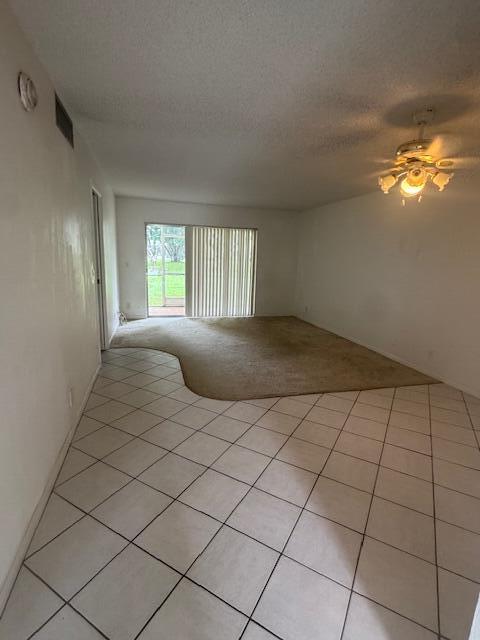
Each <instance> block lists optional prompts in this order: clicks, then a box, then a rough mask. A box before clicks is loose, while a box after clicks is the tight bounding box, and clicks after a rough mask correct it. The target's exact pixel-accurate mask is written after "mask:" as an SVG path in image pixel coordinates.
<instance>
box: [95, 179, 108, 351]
mask: <svg viewBox="0 0 480 640" xmlns="http://www.w3.org/2000/svg"><path fill="white" fill-rule="evenodd" d="M92 210H93V233H94V243H95V283H96V289H97V309H98V327H99V333H100V336H99V337H100V349H101V350H102V351H103V350H104V349H106V348H107V347H108V345H107V323H106V320H105V286H104V282H105V266H104V264H105V263H104V258H103V231H102V230H103V215H102V196H101V195H100V194H99V193H98V191H96V190H95V189H92Z"/></svg>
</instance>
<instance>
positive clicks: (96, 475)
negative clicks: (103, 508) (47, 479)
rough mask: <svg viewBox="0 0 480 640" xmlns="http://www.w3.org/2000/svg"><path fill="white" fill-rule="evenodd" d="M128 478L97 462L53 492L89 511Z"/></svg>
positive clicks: (121, 485) (125, 482)
mask: <svg viewBox="0 0 480 640" xmlns="http://www.w3.org/2000/svg"><path fill="white" fill-rule="evenodd" d="M130 480H131V478H129V476H127V475H125V474H124V473H122V472H121V471H117V469H112V467H109V466H107V465H106V464H103V462H97V463H96V464H94V465H93V466H91V467H88V469H85V471H82V472H81V473H79V474H78V475H77V476H75V477H74V478H71V479H70V480H67V481H66V482H64V483H63V484H61V485H60V486H58V487H57V488H56V489H55V493H57V494H58V495H60V496H62V497H63V498H65V499H66V500H68V501H69V502H71V503H73V504H74V505H75V506H77V507H79V508H80V509H83V510H84V511H90V510H91V509H93V508H94V507H96V506H97V505H98V504H100V502H103V500H105V499H106V498H108V497H109V496H111V495H112V493H115V491H117V490H118V489H120V487H123V486H124V485H125V484H127V482H130Z"/></svg>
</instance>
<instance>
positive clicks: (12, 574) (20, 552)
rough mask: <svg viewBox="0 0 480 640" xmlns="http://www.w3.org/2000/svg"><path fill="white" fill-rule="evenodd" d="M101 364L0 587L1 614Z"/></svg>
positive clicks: (97, 369)
mask: <svg viewBox="0 0 480 640" xmlns="http://www.w3.org/2000/svg"><path fill="white" fill-rule="evenodd" d="M100 366H101V365H100V364H99V365H98V366H97V368H96V370H95V373H94V375H93V377H92V379H91V380H90V383H89V385H88V387H87V390H86V392H85V395H84V397H83V401H82V404H81V406H80V410H79V413H78V415H77V417H76V420H75V421H74V424H73V426H72V427H71V428H70V430H69V432H68V433H67V435H66V437H65V440H64V441H63V444H62V446H61V447H60V451H59V452H58V454H57V457H56V458H55V463H54V465H53V467H52V469H51V471H50V473H49V475H48V479H47V482H46V484H45V488H44V490H43V492H42V495H41V496H40V499H39V501H38V503H37V506H36V507H35V509H34V511H33V514H32V516H31V518H30V521H29V523H28V525H27V528H26V530H25V533H24V534H23V536H22V539H21V540H20V543H19V545H18V547H17V552H16V554H15V558H14V559H13V562H12V564H11V566H10V569H9V571H8V573H7V576H6V578H5V579H4V581H3V584H2V586H1V587H0V616H1V615H3V611H4V609H5V605H6V604H7V600H8V597H9V595H10V592H11V590H12V589H13V586H14V584H15V580H16V579H17V575H18V572H19V571H20V569H21V567H22V563H23V560H24V558H25V556H26V554H27V551H28V548H29V546H30V543H31V541H32V538H33V534H34V533H35V530H36V528H37V526H38V523H39V522H40V518H41V517H42V515H43V512H44V510H45V507H46V506H47V502H48V499H49V497H50V494H51V492H52V489H53V487H54V486H55V480H56V479H57V476H58V474H59V473H60V469H61V467H62V464H63V461H64V460H65V456H66V455H67V450H68V447H69V446H70V442H71V440H72V438H73V434H74V433H75V429H76V428H77V425H78V423H79V421H80V418H81V417H82V413H83V410H84V409H85V405H86V404H87V401H88V396H89V395H90V392H91V390H92V387H93V385H94V384H95V379H96V377H97V375H98V371H99V369H100Z"/></svg>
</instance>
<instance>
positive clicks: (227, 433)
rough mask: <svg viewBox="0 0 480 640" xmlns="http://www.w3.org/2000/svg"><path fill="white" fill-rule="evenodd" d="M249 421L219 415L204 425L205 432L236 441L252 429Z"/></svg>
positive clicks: (229, 440)
mask: <svg viewBox="0 0 480 640" xmlns="http://www.w3.org/2000/svg"><path fill="white" fill-rule="evenodd" d="M250 426H251V425H250V424H249V423H248V422H242V421H241V420H235V418H228V417H227V416H218V417H217V418H215V419H214V420H212V421H211V422H209V423H208V424H207V426H206V427H203V429H202V431H203V432H204V433H209V434H210V435H211V436H216V437H217V438H222V439H223V440H227V441H228V442H235V440H238V438H240V436H242V435H243V434H244V433H245V431H247V430H248V429H250Z"/></svg>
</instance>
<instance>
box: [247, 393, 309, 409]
mask: <svg viewBox="0 0 480 640" xmlns="http://www.w3.org/2000/svg"><path fill="white" fill-rule="evenodd" d="M296 399H298V396H296ZM278 400H280V398H250V399H249V400H246V402H248V404H253V405H255V406H256V407H261V408H262V409H265V410H266V409H271V408H272V407H273V405H274V404H275V403H276V402H277V401H278Z"/></svg>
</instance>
